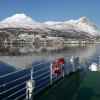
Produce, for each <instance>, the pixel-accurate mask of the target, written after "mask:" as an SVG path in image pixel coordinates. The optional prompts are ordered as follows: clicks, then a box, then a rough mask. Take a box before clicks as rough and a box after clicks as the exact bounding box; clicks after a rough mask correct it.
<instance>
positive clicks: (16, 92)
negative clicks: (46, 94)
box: [3, 87, 27, 100]
mask: <svg viewBox="0 0 100 100" xmlns="http://www.w3.org/2000/svg"><path fill="white" fill-rule="evenodd" d="M26 88H27V87H24V88H22V89H20V90H19V91H17V92H15V93H13V94H11V95H9V96H7V97H6V98H4V99H3V100H6V99H8V98H10V97H12V96H14V95H15V94H17V93H19V92H21V91H23V90H24V89H26Z"/></svg>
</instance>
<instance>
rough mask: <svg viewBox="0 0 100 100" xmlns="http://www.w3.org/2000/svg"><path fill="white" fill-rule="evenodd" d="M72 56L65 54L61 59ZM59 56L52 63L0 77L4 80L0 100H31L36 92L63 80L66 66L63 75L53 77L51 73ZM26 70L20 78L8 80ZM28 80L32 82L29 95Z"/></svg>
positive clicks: (1, 85) (0, 85)
mask: <svg viewBox="0 0 100 100" xmlns="http://www.w3.org/2000/svg"><path fill="white" fill-rule="evenodd" d="M72 55H73V54H71V55H68V54H66V53H62V58H64V59H65V61H67V59H66V58H68V57H69V58H70V57H71V56H72ZM74 55H75V54H74ZM59 56H60V57H61V55H58V57H57V58H55V59H54V60H52V61H48V62H43V63H40V64H37V65H34V66H33V65H30V67H28V68H25V69H22V70H18V71H15V72H12V73H8V74H5V75H2V76H0V81H2V80H4V82H3V83H2V84H0V100H22V99H27V100H31V99H33V97H30V96H34V95H36V94H37V93H38V92H40V91H42V90H43V89H45V88H46V87H48V86H50V85H52V84H53V83H54V82H55V81H57V80H59V79H61V78H63V77H64V76H65V75H66V74H68V73H69V72H68V71H69V69H68V66H66V65H65V70H64V73H63V74H61V75H59V76H56V75H54V74H53V72H52V70H53V66H54V65H55V64H56V62H57V60H58V58H59ZM65 63H66V62H65ZM67 63H68V62H67ZM45 65H47V66H45ZM41 66H43V67H41ZM44 66H45V67H44ZM35 68H37V70H34V69H35ZM27 70H28V72H27V73H26V74H25V75H21V76H20V77H16V78H14V79H12V80H10V78H12V77H13V76H14V75H15V76H16V75H20V73H21V74H23V72H25V71H27ZM76 70H77V69H76ZM35 74H36V75H35ZM7 80H10V81H7ZM30 80H34V81H33V83H32V84H33V86H31V88H32V92H31V94H30V93H29V92H30V90H29V91H28V88H30V87H27V84H28V82H30ZM9 86H10V87H9Z"/></svg>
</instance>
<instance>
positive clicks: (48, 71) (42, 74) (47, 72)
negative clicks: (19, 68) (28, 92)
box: [33, 71, 50, 79]
mask: <svg viewBox="0 0 100 100" xmlns="http://www.w3.org/2000/svg"><path fill="white" fill-rule="evenodd" d="M48 72H50V71H47V72H45V73H43V74H40V75H38V76H36V77H34V78H33V79H36V78H38V77H40V76H41V75H45V74H46V73H48Z"/></svg>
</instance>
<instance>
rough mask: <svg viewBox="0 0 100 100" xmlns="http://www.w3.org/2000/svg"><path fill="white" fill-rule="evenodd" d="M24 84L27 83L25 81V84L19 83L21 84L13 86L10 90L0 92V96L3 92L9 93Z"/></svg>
mask: <svg viewBox="0 0 100 100" xmlns="http://www.w3.org/2000/svg"><path fill="white" fill-rule="evenodd" d="M26 82H27V81H25V82H23V83H21V84H19V85H16V86H14V87H13V88H10V89H8V90H5V91H4V92H1V93H0V95H2V94H4V93H5V92H8V91H11V90H13V89H15V88H17V87H19V86H21V85H23V84H25V83H26Z"/></svg>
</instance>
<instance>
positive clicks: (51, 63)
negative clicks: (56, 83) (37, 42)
mask: <svg viewBox="0 0 100 100" xmlns="http://www.w3.org/2000/svg"><path fill="white" fill-rule="evenodd" d="M52 74H53V72H52V62H51V64H50V83H51V85H52Z"/></svg>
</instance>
